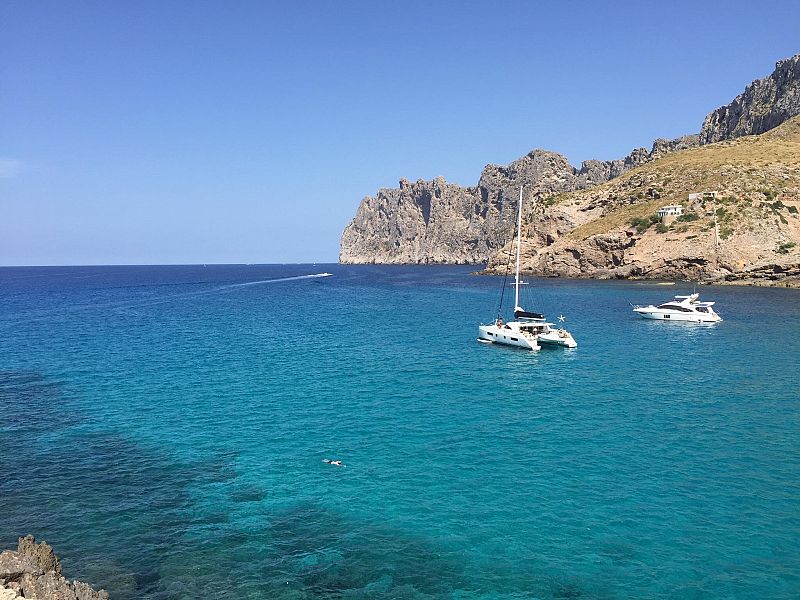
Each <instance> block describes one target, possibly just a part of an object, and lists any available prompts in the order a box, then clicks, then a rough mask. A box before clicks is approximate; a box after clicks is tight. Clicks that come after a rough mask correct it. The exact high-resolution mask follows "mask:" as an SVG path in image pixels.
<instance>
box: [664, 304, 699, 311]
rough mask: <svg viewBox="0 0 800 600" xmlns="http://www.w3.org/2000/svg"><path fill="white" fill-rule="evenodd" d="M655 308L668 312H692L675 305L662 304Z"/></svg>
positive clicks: (689, 309)
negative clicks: (664, 309)
mask: <svg viewBox="0 0 800 600" xmlns="http://www.w3.org/2000/svg"><path fill="white" fill-rule="evenodd" d="M656 308H666V309H668V310H679V311H680V312H692V309H691V308H686V307H685V306H678V305H677V304H662V305H660V306H657V307H656Z"/></svg>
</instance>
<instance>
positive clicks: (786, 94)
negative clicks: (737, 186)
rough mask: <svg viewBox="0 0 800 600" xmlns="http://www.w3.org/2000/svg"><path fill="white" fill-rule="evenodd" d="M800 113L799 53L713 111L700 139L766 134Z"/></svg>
mask: <svg viewBox="0 0 800 600" xmlns="http://www.w3.org/2000/svg"><path fill="white" fill-rule="evenodd" d="M797 115H800V54H797V55H795V56H793V57H792V58H787V59H785V60H781V61H778V63H777V64H776V65H775V71H773V73H772V74H771V75H769V76H768V77H765V78H764V79H758V80H756V81H754V82H753V83H751V84H750V85H748V86H747V87H746V88H745V90H744V92H742V93H741V94H739V95H738V96H736V98H735V99H734V100H733V102H731V103H730V104H728V105H726V106H721V107H720V108H718V109H717V110H715V111H714V112H712V113H710V114H709V115H708V116H707V117H706V119H705V122H704V123H703V128H702V130H701V131H700V141H701V143H703V144H711V143H713V142H719V141H721V140H728V139H731V138H737V137H741V136H743V135H754V134H759V133H764V132H765V131H769V130H770V129H772V128H774V127H777V126H778V125H780V124H781V123H783V122H784V121H786V120H788V119H790V118H792V117H794V116H797Z"/></svg>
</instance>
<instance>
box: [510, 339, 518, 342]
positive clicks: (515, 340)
mask: <svg viewBox="0 0 800 600" xmlns="http://www.w3.org/2000/svg"><path fill="white" fill-rule="evenodd" d="M511 341H513V342H517V341H519V340H517V338H511Z"/></svg>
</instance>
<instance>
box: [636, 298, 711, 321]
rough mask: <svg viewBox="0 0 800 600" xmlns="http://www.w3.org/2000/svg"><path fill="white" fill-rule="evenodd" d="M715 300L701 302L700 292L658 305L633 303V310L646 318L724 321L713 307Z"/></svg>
mask: <svg viewBox="0 0 800 600" xmlns="http://www.w3.org/2000/svg"><path fill="white" fill-rule="evenodd" d="M713 305H714V303H713V302H700V294H697V293H694V294H689V295H688V296H675V299H674V300H671V301H670V302H665V303H664V304H659V305H658V306H653V305H652V304H651V305H649V306H638V305H633V312H635V313H637V314H638V315H641V316H642V317H644V318H645V319H663V320H666V321H691V322H692V323H716V322H718V321H722V317H720V316H719V315H718V314H717V313H715V312H714V309H713V308H712V307H713Z"/></svg>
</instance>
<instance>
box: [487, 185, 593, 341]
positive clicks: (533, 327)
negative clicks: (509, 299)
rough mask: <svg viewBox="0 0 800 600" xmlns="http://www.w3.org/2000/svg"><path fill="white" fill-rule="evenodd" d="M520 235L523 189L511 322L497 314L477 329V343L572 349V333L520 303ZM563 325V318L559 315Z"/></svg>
mask: <svg viewBox="0 0 800 600" xmlns="http://www.w3.org/2000/svg"><path fill="white" fill-rule="evenodd" d="M521 236H522V188H520V189H519V206H518V208H517V266H516V275H515V276H514V320H513V321H509V322H507V323H504V322H503V318H502V317H501V316H499V315H498V317H497V319H495V321H494V323H492V324H490V325H480V326H479V327H478V341H481V342H492V343H495V344H502V345H505V346H516V347H517V348H525V349H526V350H539V349H540V348H541V346H542V345H544V346H558V347H562V348H575V347H576V346H577V345H578V343H577V342H576V341H575V339H574V338H573V337H572V334H571V333H570V332H569V331H567V330H566V329H564V328H563V327H559V328H555V327H554V326H553V323H548V322H547V320H546V319H545V317H544V315H543V314H540V313H535V312H528V311H526V310H524V309H523V308H522V307H521V306H520V304H519V286H520V285H525V284H524V282H522V281H521V280H520V276H519V253H520V243H521V242H520V238H521ZM504 285H505V284H504ZM559 321H560V322H562V323H563V322H564V316H563V315H560V316H559Z"/></svg>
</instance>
